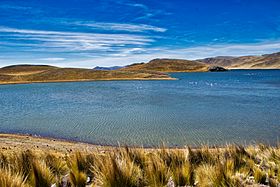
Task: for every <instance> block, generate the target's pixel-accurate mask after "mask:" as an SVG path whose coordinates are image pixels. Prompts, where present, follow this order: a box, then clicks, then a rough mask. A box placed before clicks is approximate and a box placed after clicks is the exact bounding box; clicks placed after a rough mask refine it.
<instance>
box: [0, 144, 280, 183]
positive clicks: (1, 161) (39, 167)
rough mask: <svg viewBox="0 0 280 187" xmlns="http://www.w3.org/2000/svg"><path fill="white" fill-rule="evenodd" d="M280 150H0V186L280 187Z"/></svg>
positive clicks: (257, 148) (241, 148) (227, 148)
mask: <svg viewBox="0 0 280 187" xmlns="http://www.w3.org/2000/svg"><path fill="white" fill-rule="evenodd" d="M279 168H280V148H278V147H271V146H264V145H260V146H249V147H242V146H227V147H224V148H208V147H203V148H200V149H191V148H190V147H187V148H185V149H168V148H164V147H163V148H158V149H144V148H128V147H124V148H122V147H118V148H111V149H108V150H106V151H99V150H96V151H93V152H76V153H75V152H74V153H73V152H71V153H67V154H65V153H55V154H54V153H52V152H38V151H36V150H34V151H28V150H27V151H17V150H16V151H14V152H12V151H10V150H9V151H5V150H2V151H0V186H1V187H2V186H3V187H6V186H14V187H18V186H35V187H37V186H40V187H44V186H46V187H47V186H48V187H50V186H54V185H55V186H56V187H60V186H66V187H85V186H100V187H119V186H120V187H126V186H130V187H140V186H150V187H155V186H156V187H158V186H159V187H160V186H199V187H200V186H202V187H204V186H206V187H207V186H211V187H212V186H213V187H218V186H222V187H231V186H258V185H260V184H264V185H269V186H272V187H273V186H279V185H280V169H279Z"/></svg>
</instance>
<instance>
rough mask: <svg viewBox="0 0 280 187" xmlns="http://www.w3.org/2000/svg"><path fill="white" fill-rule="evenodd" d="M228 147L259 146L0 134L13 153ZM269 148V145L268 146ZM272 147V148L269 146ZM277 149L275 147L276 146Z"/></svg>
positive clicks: (2, 143)
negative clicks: (92, 140) (104, 141)
mask: <svg viewBox="0 0 280 187" xmlns="http://www.w3.org/2000/svg"><path fill="white" fill-rule="evenodd" d="M229 145H235V146H239V145H240V146H244V147H248V146H256V145H259V144H258V143H255V144H248V145H243V144H235V143H231V144H226V145H213V146H210V145H207V144H205V145H204V144H201V145H200V146H190V145H187V144H186V145H185V146H178V147H170V146H165V145H164V144H162V145H158V146H138V145H134V146H130V145H128V146H126V145H121V144H120V145H109V144H108V145H106V144H94V143H90V142H83V141H75V140H71V139H63V138H54V137H47V136H37V135H32V134H20V133H19V134H18V133H0V150H2V151H3V150H6V151H14V150H21V151H24V150H28V149H36V151H39V152H44V151H51V152H57V153H71V152H92V151H112V150H114V149H119V148H126V147H128V148H131V149H145V150H148V151H149V150H158V149H162V148H165V149H168V150H184V149H186V148H187V147H190V148H191V149H194V150H199V149H203V148H205V147H207V148H208V149H209V150H216V149H224V148H226V147H227V146H229ZM269 146H271V145H269ZM271 147H274V146H271ZM276 147H277V146H276Z"/></svg>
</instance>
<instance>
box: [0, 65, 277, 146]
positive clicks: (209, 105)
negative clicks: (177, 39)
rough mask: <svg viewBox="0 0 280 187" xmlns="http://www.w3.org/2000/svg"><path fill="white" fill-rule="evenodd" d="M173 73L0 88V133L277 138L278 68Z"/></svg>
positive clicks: (182, 141) (149, 141) (93, 139)
mask: <svg viewBox="0 0 280 187" xmlns="http://www.w3.org/2000/svg"><path fill="white" fill-rule="evenodd" d="M172 76H173V77H176V78H178V80H176V81H95V82H72V83H44V84H18V85H1V86H0V106H1V109H0V132H3V133H28V134H35V135H40V136H48V137H55V138H64V139H70V140H77V141H85V142H90V143H95V144H106V145H117V144H118V142H119V143H120V144H128V145H143V146H155V145H159V144H161V142H165V144H166V145H169V146H184V145H193V146H198V145H201V144H204V143H206V144H209V145H224V144H227V143H239V144H248V143H254V142H264V143H269V144H272V145H275V144H276V143H277V141H278V140H279V135H280V70H234V71H229V72H219V73H175V74H172Z"/></svg>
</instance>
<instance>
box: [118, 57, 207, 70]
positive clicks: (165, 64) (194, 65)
mask: <svg viewBox="0 0 280 187" xmlns="http://www.w3.org/2000/svg"><path fill="white" fill-rule="evenodd" d="M208 68H209V65H207V64H205V63H201V62H197V61H191V60H180V59H154V60H151V61H150V62H148V63H139V64H132V65H130V66H126V67H124V68H122V69H123V70H126V71H135V70H150V71H159V72H205V71H208Z"/></svg>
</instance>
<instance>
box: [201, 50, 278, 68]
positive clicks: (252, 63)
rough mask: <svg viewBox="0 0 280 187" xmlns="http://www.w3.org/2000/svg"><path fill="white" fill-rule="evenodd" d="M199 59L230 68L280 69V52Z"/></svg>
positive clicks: (206, 62) (209, 63)
mask: <svg viewBox="0 0 280 187" xmlns="http://www.w3.org/2000/svg"><path fill="white" fill-rule="evenodd" d="M197 61H198V62H202V63H205V64H208V65H216V66H223V67H225V68H229V69H280V52H278V53H273V54H266V55H261V56H241V57H213V58H205V59H201V60H197Z"/></svg>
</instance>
